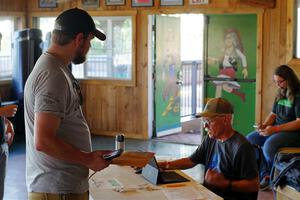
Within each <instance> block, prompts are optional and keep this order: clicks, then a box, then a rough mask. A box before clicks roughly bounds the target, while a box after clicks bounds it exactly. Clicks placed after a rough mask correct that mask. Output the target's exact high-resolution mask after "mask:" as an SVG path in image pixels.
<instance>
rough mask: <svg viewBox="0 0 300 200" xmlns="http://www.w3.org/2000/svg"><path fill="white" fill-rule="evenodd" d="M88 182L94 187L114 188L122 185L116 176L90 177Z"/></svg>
mask: <svg viewBox="0 0 300 200" xmlns="http://www.w3.org/2000/svg"><path fill="white" fill-rule="evenodd" d="M90 183H91V184H92V185H93V186H95V187H96V188H100V189H115V188H122V187H123V185H122V183H120V181H118V180H117V179H116V178H110V179H101V180H95V179H92V180H91V182H90Z"/></svg>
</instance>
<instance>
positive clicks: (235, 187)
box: [228, 176, 259, 192]
mask: <svg viewBox="0 0 300 200" xmlns="http://www.w3.org/2000/svg"><path fill="white" fill-rule="evenodd" d="M228 185H229V182H228ZM230 187H231V190H232V191H237V192H257V191H258V188H259V179H258V176H257V177H256V178H254V179H251V180H247V179H244V180H238V181H231V186H230Z"/></svg>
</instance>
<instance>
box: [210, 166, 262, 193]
mask: <svg viewBox="0 0 300 200" xmlns="http://www.w3.org/2000/svg"><path fill="white" fill-rule="evenodd" d="M204 180H205V184H206V185H209V186H210V187H215V188H218V189H222V190H231V191H236V192H257V191H258V188H259V180H258V176H257V177H255V178H253V179H242V180H230V179H226V178H225V176H224V175H223V174H222V173H220V172H218V171H216V170H213V169H208V170H207V172H206V174H205V178H204Z"/></svg>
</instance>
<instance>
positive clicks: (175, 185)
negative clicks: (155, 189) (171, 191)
mask: <svg viewBox="0 0 300 200" xmlns="http://www.w3.org/2000/svg"><path fill="white" fill-rule="evenodd" d="M183 186H186V184H183V183H180V184H173V185H167V186H166V187H169V188H173V187H183Z"/></svg>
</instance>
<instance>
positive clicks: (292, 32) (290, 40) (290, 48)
mask: <svg viewBox="0 0 300 200" xmlns="http://www.w3.org/2000/svg"><path fill="white" fill-rule="evenodd" d="M296 9H297V0H292V1H287V41H286V42H287V46H286V48H287V54H286V62H287V63H288V65H291V66H300V58H297V57H296V56H295V55H296V47H297V44H296V42H297V12H296ZM299 14H300V13H299ZM299 29H300V27H299ZM299 39H300V38H299Z"/></svg>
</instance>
